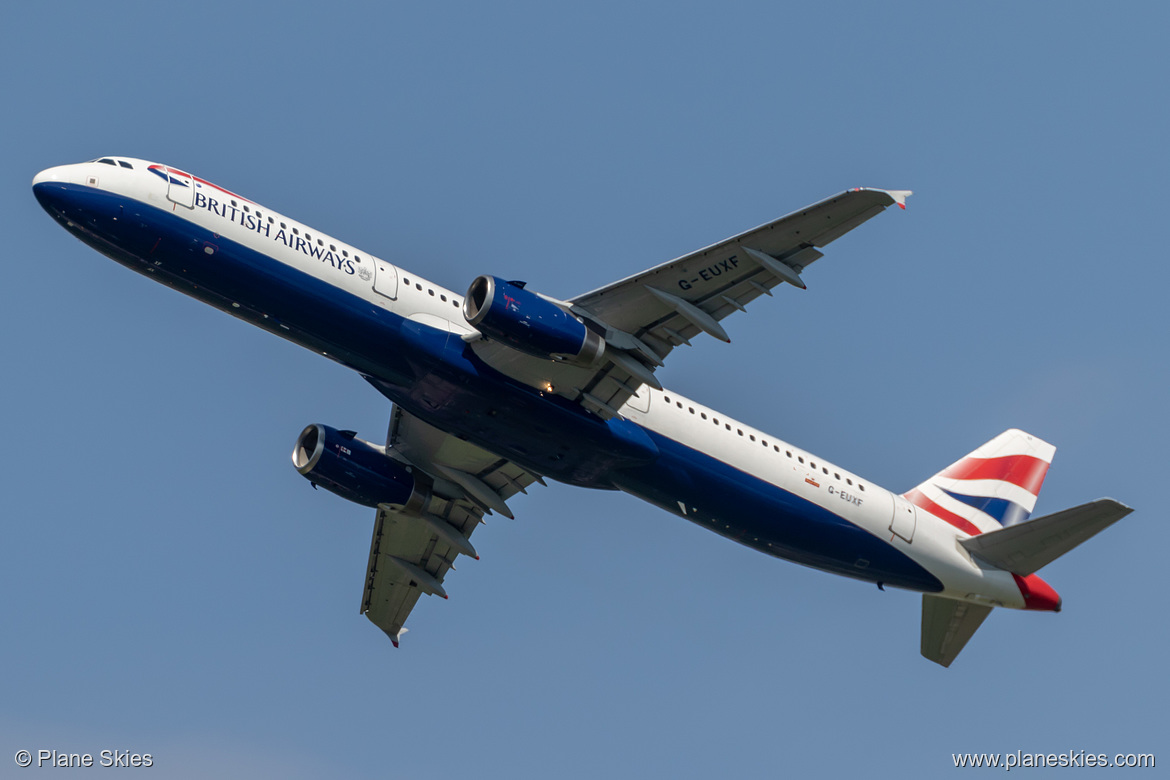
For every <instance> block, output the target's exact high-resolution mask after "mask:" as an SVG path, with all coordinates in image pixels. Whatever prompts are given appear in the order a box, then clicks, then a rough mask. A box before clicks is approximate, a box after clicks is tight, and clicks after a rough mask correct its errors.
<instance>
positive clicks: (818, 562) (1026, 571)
mask: <svg viewBox="0 0 1170 780" xmlns="http://www.w3.org/2000/svg"><path fill="white" fill-rule="evenodd" d="M33 192H34V195H35V197H36V199H37V200H38V201H39V202H40V204H41V206H42V207H43V208H44V209H45V211H47V212H48V213H49V215H50V216H52V217H53V219H55V220H56V221H57V223H58V224H60V225H61V226H62V227H63V228H65V230H67V231H69V232H70V233H72V234H73V235H74V236H75V237H77V238H78V239H80V240H81V241H82V242H84V243H85V244H87V245H89V246H90V247H92V248H94V249H96V250H97V251H98V252H101V253H102V254H104V255H106V256H107V257H109V258H111V259H113V260H115V261H116V262H118V263H120V264H122V265H124V266H126V267H127V268H130V269H131V270H133V271H137V272H138V273H141V274H144V275H146V276H149V277H151V278H153V279H155V280H157V281H159V282H161V283H163V284H165V285H167V286H168V287H171V288H173V289H175V290H178V291H179V292H182V293H184V294H186V295H190V296H192V297H194V298H196V299H198V300H201V301H203V302H205V303H209V304H211V305H212V306H214V307H216V308H217V309H220V310H221V311H224V312H227V313H228V314H231V315H232V316H234V317H238V318H240V319H242V320H245V321H247V322H250V323H252V324H253V325H256V326H258V327H261V328H263V329H264V330H266V331H268V332H270V333H274V334H276V335H277V336H280V337H282V338H285V339H288V340H290V341H292V342H294V343H296V344H299V345H301V346H302V347H305V348H306V349H309V350H312V351H314V352H317V353H320V354H321V355H323V356H325V357H328V358H329V359H331V360H334V361H336V362H338V363H340V364H342V365H344V366H347V367H348V368H351V369H353V370H354V371H357V372H358V373H359V374H360V375H361V376H362V377H363V378H364V379H365V380H366V381H367V382H368V383H369V384H370V385H372V386H373V387H374V388H375V389H376V390H377V391H378V392H379V393H381V394H382V395H383V396H385V397H386V398H387V399H389V400H390V401H391V402H392V407H391V415H390V424H389V430H388V433H387V438H386V441H385V443H384V444H379V443H375V442H370V441H365V440H362V439H360V438H358V437H357V434H356V433H355V432H354V431H348V430H337V429H335V428H332V427H329V426H327V425H323V424H313V425H309V426H307V427H306V428H304V430H303V431H301V433H300V435H299V436H298V437H297V440H296V444H295V446H294V449H293V454H292V460H293V464H294V466H295V467H296V469H297V471H299V472H300V473H301V474H302V475H303V476H304V477H305V478H306V479H308V480H309V481H310V482H311V483H312V484H313V487H314V488H316V487H318V486H319V487H322V488H325V489H326V490H328V491H331V492H333V493H335V494H337V495H338V496H341V497H342V498H344V499H347V500H349V501H352V502H356V503H358V504H362V505H365V506H367V507H370V508H372V509H374V510H375V519H374V527H373V535H372V539H371V544H370V553H369V558H368V561H367V570H366V578H365V586H364V589H363V593H362V599H361V613H362V614H364V615H366V617H367V618H368V619H369V620H370V621H372V622H373V623H374V624H375V625H376V626H378V627H379V628H380V629H381V630H382V631H384V632H385V633H386V635H387V636H388V637H389V638H390V640H391V642H392V643H393V644H394V646H395V647H398V645H399V641H400V639H401V638H402V636H403V634H404V633H405V632H406V631H407V629H406V628H405V627H404V623H405V621H406V619H407V616H408V615H409V614H410V613H411V611H412V610H413V609H414V607H415V604H416V603H417V601H418V599H419V598H420V596H421V595H423V594H427V595H432V596H439V597H442V598H447V592H446V575H447V573H448V571H449V570H450V569H451V568H453V563H454V561H455V559H456V558H457V557H458V556H460V555H463V556H468V557H471V558H476V559H478V557H479V555H478V553H477V552H476V549H475V547H474V545H473V544H472V542H471V536H472V534H473V532H474V531H475V530H476V528H477V527H478V526H479V525H480V524H481V523H482V522H483V520H484V517H485V516H487V515H490V514H493V513H496V514H500V515H504V516H507V517H513V516H514V515H513V512H512V509H511V507H510V505H509V503H508V502H509V501H510V500H512V499H513V497H514V496H515V495H516V494H518V493H527V491H528V489H529V488H530V487H532V486H533V485H536V484H539V485H547V481H546V480H548V479H551V480H555V481H558V482H562V483H566V484H569V485H575V486H579V487H585V488H595V489H604V490H620V491H624V492H626V493H629V494H631V495H633V496H636V497H638V498H641V499H643V500H644V501H647V502H649V503H651V504H653V505H655V506H657V507H659V508H661V509H664V510H665V511H667V512H670V513H672V514H674V515H677V516H678V517H681V518H684V519H686V520H689V521H691V522H692V523H696V524H698V525H700V526H702V527H704V528H708V529H710V530H712V531H714V532H715V533H717V534H720V535H721V536H724V537H727V538H729V539H732V540H734V541H736V542H738V543H740V544H743V545H746V546H748V547H751V548H753V549H755V550H759V551H760V552H762V553H765V554H767V555H771V556H774V557H777V558H782V559H785V560H789V561H793V562H795V563H799V564H803V565H805V566H809V567H813V568H816V569H821V570H824V571H827V572H831V573H834V574H839V575H844V576H846V577H851V578H854V579H857V580H862V581H866V582H869V583H876V584H877V586H878V587H879V588H883V589H884V588H885V587H886V586H890V587H894V588H900V589H905V590H910V591H915V592H919V593H921V594H922V628H921V647H920V650H921V653H922V655H923V656H924V657H926V658H928V659H929V660H931V661H934V662H936V663H938V664H941V665H943V666H950V664H951V663H952V662H953V661H954V660H955V658H956V656H957V655H958V654H959V652H960V651H961V650H962V649H963V647H964V646H965V645H966V644H967V642H968V640H969V639H970V638H971V636H972V635H973V634H974V633H975V631H976V629H978V628H979V626H980V625H981V624H982V623H983V621H984V620H985V619H986V618H987V616H988V615H989V614H990V613H991V611H992V609H994V608H996V607H1002V608H1010V609H1023V610H1038V611H1057V612H1058V611H1060V608H1061V598H1060V596H1059V595H1058V594H1057V592H1056V591H1055V590H1054V589H1053V588H1052V587H1051V586H1050V585H1049V584H1048V583H1046V582H1045V581H1044V580H1043V579H1041V578H1040V577H1039V576H1038V575H1037V574H1036V571H1037V570H1039V569H1040V568H1041V567H1043V566H1045V565H1046V564H1048V563H1050V562H1051V561H1053V560H1055V559H1056V558H1058V557H1059V556H1061V555H1063V554H1064V553H1066V552H1068V551H1069V550H1071V549H1073V548H1074V547H1076V546H1077V545H1079V544H1080V543H1081V542H1083V541H1085V540H1087V539H1088V538H1090V537H1091V536H1093V535H1094V534H1096V533H1098V532H1099V531H1101V530H1103V529H1104V528H1106V527H1108V526H1109V525H1111V524H1113V523H1115V522H1116V521H1118V520H1120V519H1121V518H1122V517H1124V516H1125V515H1127V514H1129V513H1130V512H1131V511H1132V510H1131V509H1130V508H1129V507H1127V506H1125V505H1124V504H1122V503H1120V502H1117V501H1114V500H1113V499H1110V498H1102V499H1098V500H1096V501H1093V502H1090V503H1087V504H1084V505H1081V506H1078V507H1075V508H1073V509H1067V510H1064V511H1060V512H1056V513H1055V514H1049V515H1046V516H1043V517H1039V518H1035V519H1030V515H1031V513H1032V511H1033V509H1034V508H1035V505H1036V500H1037V496H1038V494H1039V492H1040V488H1041V485H1042V484H1043V481H1044V477H1045V475H1046V474H1047V471H1048V467H1049V465H1050V464H1051V462H1052V457H1053V454H1054V453H1055V448H1054V447H1053V446H1052V445H1050V444H1048V443H1047V442H1045V441H1042V440H1041V439H1039V438H1037V437H1035V436H1032V435H1029V434H1027V433H1024V432H1023V431H1020V430H1016V429H1012V430H1008V431H1006V432H1004V433H1002V434H1000V435H998V436H996V437H995V438H993V439H991V440H990V441H989V442H987V443H986V444H984V445H982V446H980V447H978V448H976V449H975V450H974V451H973V452H971V453H970V454H969V455H967V456H965V457H963V458H960V459H959V460H957V461H956V462H955V463H953V464H951V465H950V466H948V467H947V468H945V469H943V470H941V471H939V472H938V473H937V474H935V475H933V476H931V477H929V478H928V479H926V480H925V481H923V482H921V483H920V484H919V485H917V486H916V487H914V488H913V489H911V490H908V491H906V492H903V493H897V492H893V491H890V490H886V489H884V488H882V487H880V486H879V485H877V484H875V483H873V482H871V481H869V480H867V479H865V478H863V477H861V476H859V475H858V474H856V473H855V472H852V471H849V470H847V469H844V468H842V467H841V466H838V465H835V464H832V463H829V462H828V461H826V460H825V459H824V458H820V457H818V456H816V455H814V454H812V453H811V452H809V451H807V450H804V449H801V448H799V447H797V446H795V445H793V444H790V443H788V442H785V441H783V440H781V439H780V438H779V437H776V436H773V435H770V434H767V433H764V432H763V431H760V430H757V429H755V428H753V427H751V426H748V425H745V424H744V423H742V422H739V421H737V420H735V419H732V418H731V417H730V416H728V415H726V414H723V413H721V412H718V411H716V410H715V409H712V408H710V407H707V406H704V405H702V404H700V403H698V402H697V401H694V400H691V399H689V398H686V397H684V396H683V395H681V394H680V393H677V392H674V391H672V390H668V389H666V388H664V387H663V386H662V384H661V383H660V382H659V381H658V379H657V377H656V375H655V371H656V369H657V368H659V367H661V366H662V365H663V361H664V360H665V359H666V358H667V356H668V355H669V354H670V353H671V352H672V351H674V349H675V348H677V347H680V346H689V345H690V344H691V342H692V340H693V339H696V338H699V337H707V336H709V337H713V338H716V339H719V340H721V341H725V342H728V341H730V338H729V337H728V334H727V331H726V330H725V329H724V327H723V324H722V321H723V320H724V319H725V318H726V317H728V316H730V315H734V314H736V313H737V312H745V311H746V307H747V305H748V304H751V303H752V302H754V301H755V300H757V299H760V298H766V297H772V296H773V295H774V293H773V291H774V289H775V288H777V287H779V286H780V285H788V286H790V287H795V288H799V289H805V287H806V285H805V281H804V274H805V272H806V271H807V269H808V268H809V266H811V265H812V264H813V263H814V262H816V261H817V260H818V259H820V258H821V257H823V256H824V253H823V252H822V251H821V250H823V249H824V248H825V247H826V246H827V245H828V244H830V243H831V242H833V241H835V240H836V239H838V238H840V237H841V236H843V235H844V234H846V233H848V232H849V231H851V230H853V229H854V228H856V227H858V226H859V225H861V224H862V223H863V222H866V221H867V220H869V219H871V218H873V217H875V216H877V215H878V214H880V213H882V212H883V211H884V210H885V209H886V208H888V207H890V206H893V205H897V206H899V207H901V208H903V209H904V208H905V207H906V198H907V197H908V196H909V195H910V194H911V193H910V192H909V191H905V190H880V189H870V188H856V189H851V190H848V191H845V192H841V193H839V194H837V195H834V196H832V197H830V198H826V199H825V200H822V201H819V202H817V203H814V204H812V205H810V206H807V207H805V208H803V209H800V210H799V211H795V212H792V213H791V214H789V215H787V216H784V217H781V218H779V219H777V220H774V221H772V222H769V223H767V224H765V225H761V226H760V227H757V228H754V229H752V230H748V231H746V232H743V233H740V234H738V235H735V236H732V237H731V238H728V239H726V240H723V241H720V242H718V243H715V244H711V245H710V246H707V247H705V248H703V249H699V250H698V251H695V252H692V253H690V254H687V255H684V256H682V257H680V258H678V259H675V260H672V261H670V262H667V263H663V264H661V265H657V266H654V267H652V268H650V269H648V270H645V271H642V272H640V273H637V274H634V275H633V276H630V277H627V278H625V279H622V280H620V281H616V282H614V283H612V284H608V285H605V286H603V287H600V288H598V289H596V290H593V291H592V292H587V293H584V294H582V295H578V296H577V297H575V298H571V299H569V300H559V299H556V298H553V297H550V296H547V295H543V294H541V293H538V292H536V291H534V290H531V289H529V288H528V286H527V285H526V284H525V283H524V282H522V281H513V280H506V279H503V278H500V277H496V276H491V275H483V276H479V277H477V278H476V279H474V280H473V281H472V282H471V284H470V286H469V288H468V290H467V292H466V294H458V293H456V292H453V291H452V290H448V289H446V288H443V287H441V286H439V285H438V284H435V283H434V282H431V281H428V280H426V279H424V278H423V277H422V276H420V275H418V274H417V273H415V272H414V271H410V270H407V269H405V268H400V267H397V266H395V265H393V264H391V263H389V262H387V261H386V260H384V259H382V258H379V257H377V256H375V255H372V254H370V253H369V252H366V251H363V250H359V249H358V248H356V247H355V246H353V245H350V244H347V243H345V242H343V241H341V240H340V239H337V238H335V237H333V236H329V235H327V234H325V233H323V232H321V231H319V230H316V229H313V228H310V227H309V226H307V225H305V224H304V223H301V222H297V221H295V220H292V219H290V218H288V217H286V216H284V215H282V214H279V213H277V212H276V211H273V210H272V209H269V208H267V207H264V206H261V205H260V204H258V203H256V202H254V201H251V200H249V199H247V198H245V197H243V196H241V195H237V194H236V193H234V192H232V191H230V190H227V189H224V188H223V187H220V186H217V185H215V184H212V183H211V182H210V181H207V180H205V179H202V178H199V177H198V176H195V175H193V174H191V173H187V172H186V171H183V170H181V169H179V168H175V167H173V166H169V165H164V164H161V163H155V162H150V161H147V160H142V159H137V158H131V157H101V158H98V159H95V160H91V161H89V162H85V163H78V164H71V165H63V166H57V167H52V168H48V169H46V170H43V171H41V172H40V173H38V174H36V176H35V177H34V179H33Z"/></svg>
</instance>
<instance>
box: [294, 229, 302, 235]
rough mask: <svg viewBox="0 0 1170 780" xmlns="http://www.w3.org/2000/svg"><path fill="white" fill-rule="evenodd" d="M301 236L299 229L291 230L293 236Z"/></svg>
mask: <svg viewBox="0 0 1170 780" xmlns="http://www.w3.org/2000/svg"><path fill="white" fill-rule="evenodd" d="M300 234H301V231H300V228H293V235H294V236H299V235H300Z"/></svg>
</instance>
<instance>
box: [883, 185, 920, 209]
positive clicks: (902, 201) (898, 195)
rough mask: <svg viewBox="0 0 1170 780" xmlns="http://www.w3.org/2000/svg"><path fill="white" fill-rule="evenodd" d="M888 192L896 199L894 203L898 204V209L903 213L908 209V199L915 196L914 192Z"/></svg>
mask: <svg viewBox="0 0 1170 780" xmlns="http://www.w3.org/2000/svg"><path fill="white" fill-rule="evenodd" d="M886 192H887V193H888V194H889V196H890V197H891V198H893V199H894V203H897V204H898V208H900V209H902V210H903V211H905V209H906V198H909V197H910V196H911V195H913V194H914V190H886Z"/></svg>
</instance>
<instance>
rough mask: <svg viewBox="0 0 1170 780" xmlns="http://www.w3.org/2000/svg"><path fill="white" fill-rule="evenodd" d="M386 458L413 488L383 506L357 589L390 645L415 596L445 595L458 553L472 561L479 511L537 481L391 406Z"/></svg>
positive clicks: (504, 510) (493, 508)
mask: <svg viewBox="0 0 1170 780" xmlns="http://www.w3.org/2000/svg"><path fill="white" fill-rule="evenodd" d="M387 454H389V455H390V456H391V457H394V458H395V459H397V460H400V461H402V462H404V463H406V464H407V465H409V466H410V467H411V468H412V470H413V472H414V474H415V478H416V482H419V483H421V485H422V486H423V487H422V489H421V490H416V492H415V495H413V496H412V497H411V499H410V501H408V503H407V504H405V505H399V504H382V505H380V506H379V507H378V510H377V516H376V517H375V520H374V532H373V538H372V539H371V540H370V556H369V563H368V566H367V569H366V579H365V587H364V588H363V590H362V603H361V612H362V614H364V615H365V616H366V617H368V618H369V619H370V621H371V622H372V623H373V624H374V625H376V626H377V627H378V628H380V629H382V630H383V631H384V632H386V635H387V636H389V637H390V641H392V642H393V643H394V646H395V647H397V646H398V642H399V640H400V639H401V637H402V634H403V633H405V631H406V629H405V628H404V627H403V624H404V623H405V622H406V619H407V617H408V616H409V615H410V612H411V610H413V609H414V605H415V604H416V603H417V602H418V599H419V596H421V595H422V594H424V593H425V594H428V595H435V596H441V597H443V598H446V597H447V593H446V589H445V587H444V584H443V583H444V579H445V578H446V576H447V572H448V571H450V570H451V569H452V568H453V564H454V562H455V559H456V557H457V556H459V555H466V556H470V557H474V558H478V557H479V555H478V553H476V551H475V547H474V546H473V545H472V544H471V535H472V533H473V532H474V531H475V529H476V528H477V527H478V526H479V525H480V523H482V522H483V517H484V515H485V514H489V513H491V512H499V513H500V514H505V515H507V516H509V517H511V516H512V513H511V510H510V509H509V508H508V505H507V503H506V501H507V499H508V498H511V497H512V496H513V495H515V494H516V493H520V492H527V491H526V488H527V487H528V486H529V485H531V484H533V483H534V482H538V481H541V480H540V477H539V476H538V475H534V474H530V473H529V472H527V471H525V470H523V469H521V468H520V467H519V466H516V465H515V464H513V463H511V462H510V461H507V460H505V459H503V458H500V457H499V456H496V455H493V454H491V453H489V452H487V451H486V450H483V449H481V448H479V447H476V446H475V445H473V444H469V443H467V442H465V441H462V440H460V439H458V438H456V437H454V436H451V435H449V434H446V433H444V432H442V431H440V430H439V429H438V428H435V427H433V426H431V425H428V424H427V423H424V422H423V421H422V420H419V419H418V418H417V417H414V416H413V415H410V414H408V413H406V412H403V411H402V410H401V409H400V408H398V407H397V406H396V407H395V408H394V410H393V413H392V415H391V421H390V432H389V436H388V441H387Z"/></svg>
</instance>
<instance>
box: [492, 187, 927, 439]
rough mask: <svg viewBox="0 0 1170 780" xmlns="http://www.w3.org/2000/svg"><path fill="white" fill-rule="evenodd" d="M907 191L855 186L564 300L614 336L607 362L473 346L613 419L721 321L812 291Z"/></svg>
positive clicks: (522, 377) (510, 370) (513, 372)
mask: <svg viewBox="0 0 1170 780" xmlns="http://www.w3.org/2000/svg"><path fill="white" fill-rule="evenodd" d="M909 195H910V192H909V191H906V190H877V189H864V188H861V189H854V190H849V191H847V192H842V193H840V194H838V195H834V196H833V197H831V198H826V199H825V200H822V201H820V202H819V203H814V204H812V205H811V206H807V207H805V208H804V209H801V210H800V211H796V212H793V213H791V214H789V215H787V216H785V217H781V218H780V219H777V220H774V221H772V222H769V223H767V224H765V225H761V226H759V227H757V228H753V229H752V230H748V231H746V232H744V233H740V234H738V235H735V236H732V237H731V238H728V239H725V240H723V241H720V242H718V243H716V244H712V245H710V246H708V247H706V248H704V249H700V250H698V251H697V252H691V253H690V254H687V255H684V256H682V257H679V258H677V259H675V260H672V261H670V262H668V263H663V264H661V265H658V266H655V267H653V268H650V269H648V270H646V271H642V272H641V273H638V274H635V275H633V276H630V277H627V278H625V279H622V280H620V281H617V282H614V283H612V284H608V285H606V286H604V287H601V288H599V289H597V290H593V291H592V292H588V293H585V294H584V295H579V296H577V297H575V298H572V299H570V300H568V301H563V302H561V303H562V304H563V305H564V306H565V307H567V308H568V309H569V311H571V312H572V313H573V314H575V315H576V316H577V317H579V318H580V319H581V320H582V321H585V322H587V323H589V324H590V325H591V327H592V328H593V329H594V330H596V332H598V333H599V334H602V335H604V338H605V341H606V350H605V353H604V355H603V358H602V359H601V360H600V361H599V362H598V363H597V365H594V366H589V367H581V366H572V365H565V364H555V363H553V362H551V361H548V360H541V359H539V358H534V357H531V356H528V355H524V354H521V353H519V352H517V351H516V350H512V349H509V348H508V347H507V346H505V345H503V344H498V343H494V342H490V341H481V342H477V343H475V344H474V345H473V348H474V349H475V350H476V352H477V354H479V356H480V357H481V358H483V359H484V360H485V361H486V362H487V363H488V364H490V365H492V366H493V367H495V368H497V369H498V370H500V371H501V372H503V373H505V374H507V375H508V376H511V377H513V378H514V379H518V380H519V381H522V382H525V383H526V384H528V385H530V386H532V387H536V388H539V389H541V390H547V391H548V392H555V393H557V394H559V395H563V396H565V397H567V398H570V399H572V400H575V401H577V402H579V403H581V404H582V405H583V406H585V407H586V408H588V409H590V410H591V411H593V412H595V413H597V414H598V415H600V416H601V417H603V418H606V419H608V418H609V417H612V416H614V415H615V414H617V410H618V409H619V408H620V407H621V406H622V405H623V404H624V403H625V402H626V401H627V400H628V399H629V398H631V397H632V396H635V395H637V393H638V389H639V388H640V387H641V386H642V385H648V386H650V387H653V388H656V389H661V387H662V386H661V384H659V382H658V380H657V379H656V378H655V376H654V371H655V370H656V369H657V368H658V367H659V366H661V365H662V362H663V360H664V359H665V358H666V356H667V355H669V354H670V353H671V351H673V350H674V348H675V347H678V346H681V345H684V344H690V340H691V339H693V338H695V337H696V336H699V335H700V334H704V333H706V334H709V335H711V336H714V337H715V338H718V339H720V340H723V341H729V340H730V339H729V337H728V335H727V332H726V330H724V328H723V325H722V324H721V320H723V319H724V318H726V317H728V316H729V315H731V314H734V313H735V312H737V311H746V310H747V305H748V304H750V303H751V302H752V301H754V300H755V299H757V298H759V297H760V296H764V295H767V296H770V295H772V288H774V287H776V286H777V285H779V284H781V283H784V282H787V283H789V284H792V285H794V286H797V287H804V281H803V278H802V276H801V274H802V272H803V271H804V269H805V268H807V267H808V266H809V265H811V264H812V263H813V262H815V261H816V260H817V259H819V258H821V257H823V253H822V252H821V251H820V250H821V249H822V248H824V247H825V246H827V245H828V244H830V243H831V242H833V241H835V240H837V239H838V238H840V237H841V236H843V235H845V233H848V232H849V231H850V230H852V229H853V228H855V227H857V226H858V225H861V224H862V223H863V222H865V221H867V220H869V219H871V218H872V217H875V216H877V215H878V214H880V213H881V212H882V211H884V210H885V209H886V208H888V207H889V206H892V205H895V204H896V205H899V206H902V207H904V206H905V202H906V198H907V197H908V196H909Z"/></svg>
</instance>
